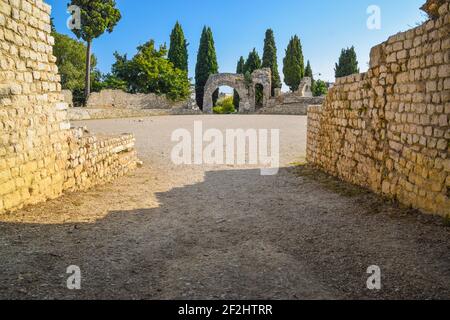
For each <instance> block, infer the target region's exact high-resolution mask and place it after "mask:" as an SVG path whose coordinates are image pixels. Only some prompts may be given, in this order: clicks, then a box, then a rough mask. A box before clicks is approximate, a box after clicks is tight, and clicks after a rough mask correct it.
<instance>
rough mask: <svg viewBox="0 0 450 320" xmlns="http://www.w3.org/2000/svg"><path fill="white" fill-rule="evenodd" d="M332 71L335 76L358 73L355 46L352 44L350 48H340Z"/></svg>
mask: <svg viewBox="0 0 450 320" xmlns="http://www.w3.org/2000/svg"><path fill="white" fill-rule="evenodd" d="M334 71H335V75H336V78H340V77H346V76H349V75H351V74H355V73H359V68H358V59H357V57H356V52H355V47H353V46H352V47H351V48H347V49H342V51H341V56H340V57H339V63H336V68H335V69H334Z"/></svg>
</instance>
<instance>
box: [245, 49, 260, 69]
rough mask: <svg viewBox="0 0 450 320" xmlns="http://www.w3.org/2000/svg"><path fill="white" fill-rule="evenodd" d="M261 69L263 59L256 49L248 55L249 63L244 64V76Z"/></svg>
mask: <svg viewBox="0 0 450 320" xmlns="http://www.w3.org/2000/svg"><path fill="white" fill-rule="evenodd" d="M258 69H261V58H260V57H259V54H258V52H257V51H256V49H253V51H251V52H250V53H249V55H248V58H247V61H246V62H245V64H244V74H246V73H250V74H251V73H252V72H253V71H255V70H258Z"/></svg>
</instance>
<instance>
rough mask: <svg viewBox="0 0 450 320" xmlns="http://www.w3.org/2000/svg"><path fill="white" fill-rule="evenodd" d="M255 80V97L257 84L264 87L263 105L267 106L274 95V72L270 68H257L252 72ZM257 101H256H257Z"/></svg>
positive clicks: (253, 80)
mask: <svg viewBox="0 0 450 320" xmlns="http://www.w3.org/2000/svg"><path fill="white" fill-rule="evenodd" d="M252 82H253V94H252V96H253V98H254V99H255V92H256V85H258V84H259V85H261V86H262V87H263V105H262V107H263V108H264V107H267V104H268V102H269V99H270V97H271V96H272V73H271V71H270V69H269V68H264V69H259V70H255V71H254V72H253V73H252ZM255 103H256V102H255Z"/></svg>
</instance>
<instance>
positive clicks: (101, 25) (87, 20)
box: [69, 0, 121, 99]
mask: <svg viewBox="0 0 450 320" xmlns="http://www.w3.org/2000/svg"><path fill="white" fill-rule="evenodd" d="M69 5H75V6H77V7H79V8H80V11H81V12H80V13H81V28H80V29H73V30H72V31H73V33H74V34H75V35H76V36H77V37H78V39H83V40H84V41H86V44H87V48H86V68H85V70H86V71H85V96H86V99H87V98H88V97H89V95H90V93H91V47H92V41H93V40H94V39H96V38H98V37H100V36H101V35H102V34H103V33H105V31H108V32H109V33H111V32H112V31H113V30H114V27H115V26H116V25H117V23H118V22H119V20H120V19H121V14H120V11H119V10H118V9H117V8H116V1H115V0H71V3H70V4H69Z"/></svg>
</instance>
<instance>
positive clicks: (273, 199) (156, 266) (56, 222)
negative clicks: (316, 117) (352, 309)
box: [0, 116, 450, 299]
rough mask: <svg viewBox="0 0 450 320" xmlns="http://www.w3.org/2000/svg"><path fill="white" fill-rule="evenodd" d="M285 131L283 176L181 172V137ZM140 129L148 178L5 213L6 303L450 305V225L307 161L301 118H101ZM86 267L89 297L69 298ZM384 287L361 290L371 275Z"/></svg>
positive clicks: (101, 127) (123, 128)
mask: <svg viewBox="0 0 450 320" xmlns="http://www.w3.org/2000/svg"><path fill="white" fill-rule="evenodd" d="M194 120H202V121H203V125H204V126H205V128H218V129H221V130H224V129H226V128H230V129H232V128H244V129H245V128H255V129H258V128H266V129H272V128H273V129H276V128H279V129H281V165H282V169H281V170H280V172H279V174H278V175H275V176H261V174H260V171H259V170H257V169H256V168H254V167H239V168H237V167H231V166H210V167H205V166H175V165H174V164H172V162H171V160H170V153H171V149H172V147H173V146H174V143H172V142H171V141H170V137H171V134H172V132H173V130H175V129H177V128H186V129H190V130H192V128H193V121H194ZM76 124H77V125H85V124H86V125H88V126H89V128H90V129H91V131H92V132H106V133H123V132H133V133H134V134H135V135H136V138H137V149H138V152H139V156H140V158H141V160H142V161H143V162H144V165H143V167H142V168H140V169H138V170H137V171H135V172H134V173H133V174H131V175H129V176H127V177H125V178H123V179H120V180H118V181H116V182H115V183H113V184H108V185H105V186H100V187H97V188H94V189H92V190H90V191H88V192H80V193H72V194H66V195H65V196H63V197H61V198H59V199H56V200H52V201H49V202H47V203H44V204H40V205H37V206H34V207H30V208H25V209H23V210H20V211H19V212H16V213H14V214H9V215H3V216H0V269H1V273H0V298H2V299H177V298H180V299H322V298H326V299H450V228H449V227H447V226H445V225H444V223H443V220H442V219H441V218H439V217H434V216H429V215H424V214H420V213H419V212H417V211H415V210H411V209H408V208H403V207H401V206H399V205H397V204H395V203H390V202H387V201H384V200H383V199H381V198H380V197H378V196H376V195H373V194H372V193H370V192H367V191H365V190H362V189H360V188H356V187H353V186H350V185H348V184H346V183H343V182H340V181H338V180H336V179H334V178H331V177H328V176H327V175H325V174H323V173H321V172H318V171H315V170H313V169H311V168H309V167H308V166H304V165H300V164H302V163H304V157H305V148H306V142H305V139H306V118H305V117H298V116H209V117H208V116H205V117H198V116H195V117H192V116H180V117H177V116H171V117H155V118H145V119H124V120H101V121H90V122H87V123H76ZM70 265H77V266H79V267H80V269H81V274H82V288H81V290H75V291H71V290H68V289H67V287H66V280H67V278H68V276H69V275H68V274H66V269H67V267H68V266H70ZM371 265H377V266H379V267H380V268H381V272H382V289H381V290H379V291H371V290H368V289H367V287H366V281H367V279H368V277H369V276H370V275H369V274H367V273H366V271H367V268H368V267H369V266H371Z"/></svg>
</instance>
